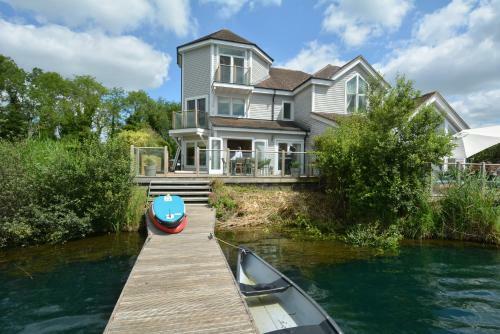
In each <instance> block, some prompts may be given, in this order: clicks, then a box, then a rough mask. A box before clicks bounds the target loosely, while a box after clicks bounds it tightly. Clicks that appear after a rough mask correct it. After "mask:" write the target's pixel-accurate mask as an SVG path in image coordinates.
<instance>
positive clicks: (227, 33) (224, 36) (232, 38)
mask: <svg viewBox="0 0 500 334" xmlns="http://www.w3.org/2000/svg"><path fill="white" fill-rule="evenodd" d="M211 39H214V40H217V41H225V42H233V43H239V44H247V45H253V46H255V47H256V48H258V49H259V50H260V51H261V52H262V53H263V54H265V55H266V56H267V57H268V58H269V59H271V61H273V58H271V57H270V56H269V55H268V54H267V53H266V52H265V51H264V50H262V49H261V48H260V47H259V46H258V45H257V44H255V43H254V42H251V41H249V40H248V39H246V38H243V37H241V36H240V35H237V34H235V33H234V32H232V31H231V30H229V29H221V30H219V31H216V32H214V33H211V34H208V35H205V36H203V37H200V38H198V39H195V40H194V41H191V42H188V43H185V44H182V45H179V46H178V47H177V50H179V49H180V48H182V47H184V46H188V45H192V44H196V43H199V42H203V41H208V40H211Z"/></svg>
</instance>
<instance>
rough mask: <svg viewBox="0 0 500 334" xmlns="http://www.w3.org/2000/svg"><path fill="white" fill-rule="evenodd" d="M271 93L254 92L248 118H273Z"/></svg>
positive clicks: (251, 96)
mask: <svg viewBox="0 0 500 334" xmlns="http://www.w3.org/2000/svg"><path fill="white" fill-rule="evenodd" d="M272 101H273V96H272V95H271V94H252V95H250V99H249V106H248V113H247V114H248V118H257V119H268V120H270V119H271V105H272Z"/></svg>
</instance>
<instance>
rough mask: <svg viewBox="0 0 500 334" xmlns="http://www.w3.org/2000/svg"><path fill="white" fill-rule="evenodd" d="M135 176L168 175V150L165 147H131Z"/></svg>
mask: <svg viewBox="0 0 500 334" xmlns="http://www.w3.org/2000/svg"><path fill="white" fill-rule="evenodd" d="M130 156H131V159H132V164H131V165H132V173H133V175H143V176H156V175H157V174H167V171H168V164H169V161H168V148H167V147H166V146H165V147H135V146H133V145H132V146H131V147H130Z"/></svg>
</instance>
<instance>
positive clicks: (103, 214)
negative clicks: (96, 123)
mask: <svg viewBox="0 0 500 334" xmlns="http://www.w3.org/2000/svg"><path fill="white" fill-rule="evenodd" d="M131 181H132V178H131V176H130V161H129V156H128V149H127V147H126V145H124V144H123V143H121V142H119V141H117V140H110V141H108V142H106V143H101V142H99V141H97V140H92V139H88V140H85V141H83V142H79V141H73V140H72V141H50V140H47V141H24V142H17V143H9V142H0V206H1V207H2V210H1V213H0V243H1V245H2V246H7V245H26V244H37V243H44V242H62V241H65V240H69V239H74V238H79V237H82V236H84V235H87V234H89V233H95V232H106V231H116V230H119V229H121V228H122V226H124V224H125V222H126V212H127V206H128V203H129V197H130V192H131Z"/></svg>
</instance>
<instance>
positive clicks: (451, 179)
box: [431, 162, 500, 194]
mask: <svg viewBox="0 0 500 334" xmlns="http://www.w3.org/2000/svg"><path fill="white" fill-rule="evenodd" d="M431 174H432V190H433V193H434V194H439V193H441V192H442V191H443V190H446V189H447V188H448V187H449V186H450V185H453V184H461V183H462V182H463V180H464V179H465V178H466V177H471V176H475V177H478V178H480V179H482V181H483V184H484V186H485V187H493V188H500V164H487V163H484V162H483V163H460V162H457V163H453V164H442V165H432V173H431Z"/></svg>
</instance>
